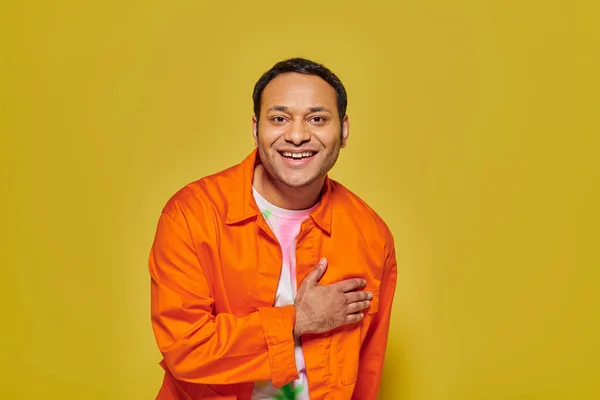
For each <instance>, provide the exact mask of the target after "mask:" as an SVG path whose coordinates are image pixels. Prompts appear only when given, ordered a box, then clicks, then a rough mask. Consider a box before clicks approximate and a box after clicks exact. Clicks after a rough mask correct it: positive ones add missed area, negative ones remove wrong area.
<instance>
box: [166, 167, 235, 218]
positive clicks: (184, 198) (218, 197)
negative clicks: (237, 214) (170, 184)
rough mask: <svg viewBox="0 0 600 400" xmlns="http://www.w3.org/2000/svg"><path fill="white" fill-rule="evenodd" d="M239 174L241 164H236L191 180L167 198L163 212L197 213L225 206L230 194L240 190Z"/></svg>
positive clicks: (233, 194) (232, 194)
mask: <svg viewBox="0 0 600 400" xmlns="http://www.w3.org/2000/svg"><path fill="white" fill-rule="evenodd" d="M241 175H242V171H241V166H240V165H239V164H237V165H233V166H230V167H228V168H226V169H224V170H221V171H218V172H215V173H213V174H210V175H206V176H203V177H201V178H199V179H197V180H195V181H192V182H190V183H188V184H186V185H185V186H183V187H182V188H180V189H179V190H177V191H176V192H175V193H174V194H173V195H172V196H171V197H170V198H169V199H168V201H167V203H166V204H165V206H164V208H163V213H165V214H172V213H181V212H183V213H184V214H187V213H192V214H197V213H202V212H205V211H207V210H209V209H214V208H215V207H216V208H221V207H225V206H226V205H227V202H228V199H229V198H231V196H238V195H239V193H240V192H241V190H242V189H241V187H240V186H242V185H241V183H243V182H242V177H241Z"/></svg>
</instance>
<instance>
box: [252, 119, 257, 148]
mask: <svg viewBox="0 0 600 400" xmlns="http://www.w3.org/2000/svg"><path fill="white" fill-rule="evenodd" d="M252 137H254V146H256V147H258V120H257V119H256V115H253V116H252Z"/></svg>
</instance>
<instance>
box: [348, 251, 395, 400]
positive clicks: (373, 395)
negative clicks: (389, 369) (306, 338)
mask: <svg viewBox="0 0 600 400" xmlns="http://www.w3.org/2000/svg"><path fill="white" fill-rule="evenodd" d="M396 277H397V266H396V253H395V250H394V246H393V244H391V245H390V250H389V252H388V256H387V258H386V262H385V269H384V271H383V278H382V281H381V287H380V292H379V311H378V312H376V313H375V314H374V316H373V320H372V322H371V325H370V327H369V332H368V333H367V336H366V337H365V340H364V342H363V345H362V348H361V350H360V361H359V367H358V378H357V381H356V386H355V389H354V393H353V395H352V399H353V400H376V399H377V394H378V392H379V386H380V383H381V371H382V369H383V360H384V357H385V349H386V345H387V339H388V331H389V327H390V316H391V311H392V302H393V300H394V291H395V290H396Z"/></svg>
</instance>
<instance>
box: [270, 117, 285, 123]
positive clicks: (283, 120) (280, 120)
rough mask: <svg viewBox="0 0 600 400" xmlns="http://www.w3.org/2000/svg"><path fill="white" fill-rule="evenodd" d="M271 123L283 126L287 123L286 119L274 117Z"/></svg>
mask: <svg viewBox="0 0 600 400" xmlns="http://www.w3.org/2000/svg"><path fill="white" fill-rule="evenodd" d="M271 121H273V122H277V123H278V124H282V123H284V122H285V118H284V117H273V118H271Z"/></svg>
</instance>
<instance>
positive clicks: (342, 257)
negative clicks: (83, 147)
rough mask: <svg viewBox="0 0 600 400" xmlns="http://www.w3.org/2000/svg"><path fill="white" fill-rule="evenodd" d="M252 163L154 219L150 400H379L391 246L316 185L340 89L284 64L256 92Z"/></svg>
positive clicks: (345, 201)
mask: <svg viewBox="0 0 600 400" xmlns="http://www.w3.org/2000/svg"><path fill="white" fill-rule="evenodd" d="M253 99H254V117H253V119H252V127H253V135H254V140H255V144H256V146H257V148H258V149H257V150H254V151H253V152H252V153H251V154H250V155H249V156H248V157H247V158H246V159H245V160H244V161H243V162H241V163H240V164H239V165H236V166H233V167H231V168H229V169H227V170H225V171H222V172H220V173H217V174H215V175H212V176H208V177H205V178H203V179H200V180H198V181H196V182H194V183H191V184H189V185H187V186H185V187H184V188H183V189H181V190H180V191H179V192H178V193H176V194H175V195H174V196H173V197H172V198H171V199H170V200H169V201H168V203H167V204H166V206H165V207H164V209H163V211H162V213H161V216H160V220H159V223H158V228H157V232H156V237H155V240H154V244H153V246H152V250H151V254H150V260H149V268H150V274H151V277H152V324H153V329H154V332H155V336H156V339H157V342H158V346H159V348H160V351H161V352H162V354H163V361H162V362H161V365H162V367H163V368H164V370H165V378H164V381H163V384H162V387H161V389H160V392H159V394H158V397H157V399H159V400H175V399H177V400H184V399H185V400H195V399H240V400H257V399H272V398H282V397H281V396H282V388H283V389H285V390H286V391H287V392H290V391H294V392H296V396H297V398H300V399H311V400H319V399H334V400H338V399H339V400H345V399H360V400H370V399H376V398H377V392H378V390H379V382H380V378H381V370H382V366H383V360H384V354H385V348H386V343H387V336H388V329H389V322H390V312H391V306H392V300H393V296H394V290H395V285H396V259H395V252H394V244H393V238H392V235H391V233H390V231H389V229H388V228H387V226H386V225H385V223H384V222H383V221H382V220H381V219H380V218H379V217H378V216H377V214H376V213H375V212H374V211H373V210H371V209H370V208H369V207H368V206H367V205H366V204H365V203H364V202H363V201H362V200H360V199H359V198H358V197H357V196H356V195H354V194H352V193H351V192H350V191H349V190H348V189H346V188H344V187H343V186H342V185H340V184H339V183H337V182H335V181H333V180H332V179H330V178H329V177H328V175H327V173H328V172H329V170H330V169H331V168H332V167H333V165H334V164H335V162H336V160H337V157H338V155H339V152H340V149H341V148H343V147H344V146H345V145H346V142H347V140H348V134H349V122H348V116H347V115H346V105H347V99H346V91H345V89H344V86H343V85H342V83H341V82H340V80H339V79H338V78H337V76H336V75H334V74H333V73H332V72H331V71H330V70H328V69H327V68H326V67H324V66H322V65H320V64H317V63H314V62H312V61H309V60H305V59H300V58H295V59H290V60H285V61H282V62H280V63H278V64H276V65H275V66H273V68H271V69H270V70H269V71H267V72H266V73H265V74H264V75H263V76H262V77H261V78H260V79H259V81H258V82H257V83H256V86H255V88H254V94H253Z"/></svg>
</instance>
